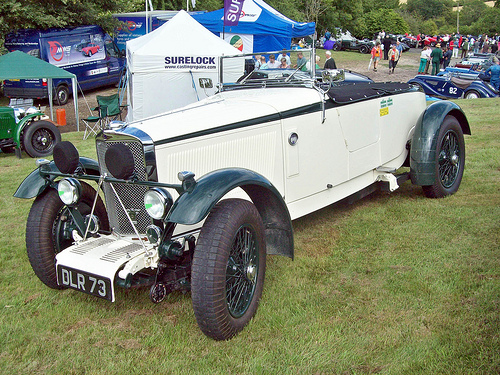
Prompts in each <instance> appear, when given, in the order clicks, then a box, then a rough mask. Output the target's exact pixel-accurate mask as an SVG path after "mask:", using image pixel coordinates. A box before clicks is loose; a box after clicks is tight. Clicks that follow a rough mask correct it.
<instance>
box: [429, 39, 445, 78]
mask: <svg viewBox="0 0 500 375" xmlns="http://www.w3.org/2000/svg"><path fill="white" fill-rule="evenodd" d="M442 59H443V50H442V49H441V44H440V43H438V44H436V48H434V49H433V50H432V52H431V64H432V73H431V74H432V75H433V76H435V75H436V74H438V73H439V66H440V65H441V60H442Z"/></svg>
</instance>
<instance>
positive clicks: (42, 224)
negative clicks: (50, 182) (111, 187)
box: [26, 181, 109, 289]
mask: <svg viewBox="0 0 500 375" xmlns="http://www.w3.org/2000/svg"><path fill="white" fill-rule="evenodd" d="M81 185H82V195H81V199H80V202H79V203H78V210H79V211H80V212H81V213H82V215H83V216H85V215H88V214H90V212H91V209H92V204H93V202H94V197H95V194H96V191H95V190H94V188H92V186H90V185H89V184H87V183H85V182H83V181H81ZM94 215H95V216H97V217H98V219H99V225H100V228H101V229H102V230H106V231H107V230H109V221H108V215H107V213H106V208H105V207H104V203H103V202H102V200H101V198H100V197H99V198H98V199H97V203H96V207H95V210H94ZM73 229H76V227H75V225H74V223H73V220H72V218H71V215H70V213H69V209H68V207H67V206H66V205H64V203H63V202H62V201H61V199H59V194H58V192H57V190H55V189H51V188H49V189H47V190H46V191H45V192H43V193H42V194H41V195H39V196H38V197H37V198H36V199H35V201H34V202H33V205H32V206H31V210H30V213H29V215H28V221H27V224H26V250H27V252H28V259H29V261H30V264H31V268H33V271H35V274H36V275H37V276H38V278H39V279H40V280H41V281H42V282H43V283H44V284H45V285H47V286H48V287H50V288H53V289H62V288H61V287H60V286H59V285H58V284H57V275H56V267H55V257H56V254H58V253H59V252H61V251H62V250H64V249H65V248H67V247H68V246H70V245H71V244H72V243H73V239H72V236H71V232H72V230H73ZM82 236H83V235H82Z"/></svg>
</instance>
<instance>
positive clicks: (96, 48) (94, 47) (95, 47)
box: [82, 43, 100, 56]
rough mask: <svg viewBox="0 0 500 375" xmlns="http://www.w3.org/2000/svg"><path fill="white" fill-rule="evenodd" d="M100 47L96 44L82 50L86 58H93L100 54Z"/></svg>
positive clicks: (88, 45) (90, 44)
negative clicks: (94, 55)
mask: <svg viewBox="0 0 500 375" xmlns="http://www.w3.org/2000/svg"><path fill="white" fill-rule="evenodd" d="M99 48H100V47H99V45H97V44H95V43H89V44H87V47H83V48H82V53H83V55H84V56H92V55H93V54H94V53H97V52H99Z"/></svg>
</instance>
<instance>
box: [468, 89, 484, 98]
mask: <svg viewBox="0 0 500 375" xmlns="http://www.w3.org/2000/svg"><path fill="white" fill-rule="evenodd" d="M480 97H481V95H479V93H478V92H477V91H476V90H469V91H467V92H466V93H465V99H479V98H480Z"/></svg>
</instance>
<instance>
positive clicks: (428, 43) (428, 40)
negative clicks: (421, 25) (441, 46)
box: [424, 36, 438, 47]
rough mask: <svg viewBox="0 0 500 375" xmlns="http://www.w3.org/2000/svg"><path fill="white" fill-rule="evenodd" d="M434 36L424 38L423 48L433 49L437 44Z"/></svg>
mask: <svg viewBox="0 0 500 375" xmlns="http://www.w3.org/2000/svg"><path fill="white" fill-rule="evenodd" d="M437 40H438V39H437V37H436V36H426V37H425V39H424V46H431V47H435V46H436V44H437V43H438V41H437Z"/></svg>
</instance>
